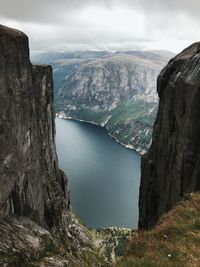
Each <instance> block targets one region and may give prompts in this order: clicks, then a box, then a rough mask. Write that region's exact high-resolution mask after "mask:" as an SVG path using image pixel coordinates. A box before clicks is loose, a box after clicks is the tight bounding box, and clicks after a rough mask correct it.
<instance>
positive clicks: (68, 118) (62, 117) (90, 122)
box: [56, 113, 145, 156]
mask: <svg viewBox="0 0 200 267" xmlns="http://www.w3.org/2000/svg"><path fill="white" fill-rule="evenodd" d="M56 118H58V119H61V120H74V121H79V122H86V123H89V124H93V125H96V126H99V127H101V128H103V129H105V130H106V131H107V133H108V135H109V136H110V137H111V138H112V139H113V140H114V141H115V142H117V143H118V144H120V145H121V146H123V147H125V148H126V149H129V150H133V151H135V152H136V153H138V154H139V155H140V156H142V155H144V153H145V151H143V150H137V149H135V148H134V147H133V146H132V145H126V144H123V143H122V142H120V141H119V140H118V139H117V138H116V137H115V136H113V135H112V134H111V133H110V132H109V130H108V129H107V128H106V127H105V126H104V125H102V124H98V123H96V122H93V121H87V120H81V119H77V118H73V117H70V116H66V115H64V114H60V113H56Z"/></svg>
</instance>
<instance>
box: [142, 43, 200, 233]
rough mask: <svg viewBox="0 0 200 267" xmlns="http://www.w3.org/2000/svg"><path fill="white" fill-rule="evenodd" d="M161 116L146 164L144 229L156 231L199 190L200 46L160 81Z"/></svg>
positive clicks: (182, 55)
mask: <svg viewBox="0 0 200 267" xmlns="http://www.w3.org/2000/svg"><path fill="white" fill-rule="evenodd" d="M157 91H158V94H159V98H160V104H159V110H158V113H157V118H156V122H155V125H154V130H153V140H152V145H151V147H150V149H149V151H148V152H147V153H146V154H145V155H144V156H143V159H142V167H141V168H142V178H141V186H140V199H139V210H140V215H139V227H140V228H151V227H153V226H154V225H155V223H156V222H157V220H158V218H159V216H160V215H161V214H163V213H165V212H166V211H168V210H170V209H171V208H172V207H173V206H174V205H175V204H176V203H177V202H178V201H180V200H181V199H182V198H183V197H184V195H185V194H187V193H190V192H193V191H198V190H200V153H199V152H200V138H199V136H200V108H199V107H200V43H195V44H193V45H191V46H190V47H188V48H187V49H185V50H184V51H183V52H181V53H180V54H179V55H178V56H176V57H175V58H174V59H172V60H171V61H170V62H169V64H168V65H167V66H166V67H165V68H164V69H163V70H162V72H161V74H160V75H159V77H158V85H157Z"/></svg>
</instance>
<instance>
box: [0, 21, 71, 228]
mask: <svg viewBox="0 0 200 267" xmlns="http://www.w3.org/2000/svg"><path fill="white" fill-rule="evenodd" d="M52 88H53V85H52V70H51V67H50V66H32V64H31V63H30V60H29V48H28V38H27V36H26V35H24V34H23V33H21V32H19V31H16V30H13V29H10V28H6V27H4V26H0V147H1V153H0V219H3V218H4V217H6V216H8V215H10V214H16V215H19V216H27V217H29V218H30V219H32V220H33V221H35V222H36V223H38V224H39V225H40V226H42V227H44V228H46V229H52V228H53V227H61V226H62V217H63V214H64V213H66V212H67V210H68V202H69V199H68V186H67V179H66V177H65V175H64V173H63V172H62V171H60V170H59V168H58V161H57V155H56V151H55V143H54V135H55V126H54V113H53V104H52V101H53V92H52V90H53V89H52Z"/></svg>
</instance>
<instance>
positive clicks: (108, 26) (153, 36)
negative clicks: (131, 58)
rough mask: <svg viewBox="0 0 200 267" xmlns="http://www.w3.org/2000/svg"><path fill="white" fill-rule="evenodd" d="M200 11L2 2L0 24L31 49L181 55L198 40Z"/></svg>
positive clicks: (190, 5) (178, 5)
mask: <svg viewBox="0 0 200 267" xmlns="http://www.w3.org/2000/svg"><path fill="white" fill-rule="evenodd" d="M199 10H200V1H199V0H198V1H197V0H192V1H188V0H168V1H164V0H151V1H149V0H123V1H121V0H70V1H69V0H57V1H55V0H43V1H39V0H34V1H32V0H6V1H1V2H0V23H2V24H6V25H8V26H11V27H14V28H18V29H20V30H22V31H24V32H26V33H27V35H28V36H29V37H30V45H31V49H32V50H49V51H50V50H84V49H93V50H95V49H97V50H101V49H110V50H120V49H123V50H126V49H132V50H133V49H154V48H160V49H169V50H172V51H179V50H181V49H183V48H184V46H186V45H188V44H190V43H191V42H193V41H197V40H198V36H200V30H199V29H200V18H199ZM172 42H173V43H174V45H173V43H172Z"/></svg>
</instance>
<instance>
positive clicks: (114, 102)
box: [33, 51, 172, 153]
mask: <svg viewBox="0 0 200 267" xmlns="http://www.w3.org/2000/svg"><path fill="white" fill-rule="evenodd" d="M70 55H71V56H70ZM171 57H172V54H171V53H170V52H167V51H125V52H120V51H119V52H115V53H111V52H107V53H106V52H91V51H85V52H82V53H81V52H71V54H70V52H68V53H60V54H59V53H58V54H55V53H54V54H52V53H46V54H42V55H38V56H37V57H36V56H35V57H34V56H33V60H34V61H38V60H39V58H45V59H46V61H47V62H51V63H52V65H53V68H54V81H55V87H56V89H55V107H56V112H58V113H60V117H71V118H73V119H78V120H85V121H89V122H94V123H97V124H99V125H101V126H104V127H106V129H107V130H108V132H109V133H110V134H111V135H112V136H113V137H114V138H115V139H116V140H118V141H119V142H120V143H122V144H124V145H126V146H128V147H130V148H134V149H136V150H137V151H139V152H141V153H143V152H144V151H146V149H147V148H148V147H149V145H150V142H151V135H152V127H153V123H154V120H155V116H156V111H157V104H158V96H157V92H156V80H157V76H158V74H159V73H160V71H161V69H162V68H163V67H164V66H165V64H166V63H167V62H168V60H169V59H170V58H171Z"/></svg>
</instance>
